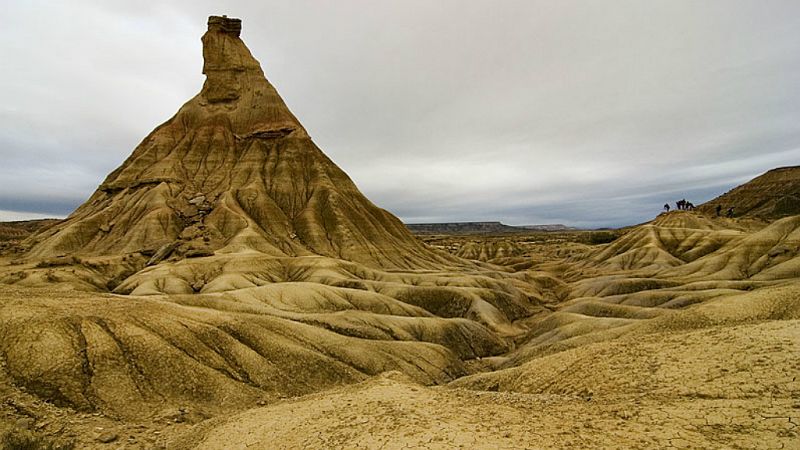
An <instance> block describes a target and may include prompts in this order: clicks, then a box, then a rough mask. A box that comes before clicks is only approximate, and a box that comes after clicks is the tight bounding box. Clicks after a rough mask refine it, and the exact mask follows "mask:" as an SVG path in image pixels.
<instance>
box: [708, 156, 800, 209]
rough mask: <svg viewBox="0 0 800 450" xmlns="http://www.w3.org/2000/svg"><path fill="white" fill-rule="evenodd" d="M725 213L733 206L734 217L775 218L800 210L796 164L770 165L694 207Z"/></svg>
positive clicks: (799, 168)
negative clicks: (755, 175) (745, 180)
mask: <svg viewBox="0 0 800 450" xmlns="http://www.w3.org/2000/svg"><path fill="white" fill-rule="evenodd" d="M717 206H720V207H721V210H722V213H723V214H725V213H726V212H727V211H728V208H731V207H732V208H734V214H735V215H736V217H743V216H748V217H758V218H762V219H778V218H781V217H786V216H791V215H794V214H800V166H792V167H779V168H777V169H772V170H770V171H768V172H766V173H764V174H762V175H759V176H758V177H756V178H753V179H752V180H750V181H748V182H747V183H745V184H743V185H741V186H737V187H735V188H734V189H731V190H730V191H729V192H726V193H725V194H723V195H720V196H719V197H717V198H715V199H713V200H710V201H708V202H706V203H703V204H702V205H700V206H699V207H698V210H700V211H702V212H704V213H706V214H715V213H716V208H717Z"/></svg>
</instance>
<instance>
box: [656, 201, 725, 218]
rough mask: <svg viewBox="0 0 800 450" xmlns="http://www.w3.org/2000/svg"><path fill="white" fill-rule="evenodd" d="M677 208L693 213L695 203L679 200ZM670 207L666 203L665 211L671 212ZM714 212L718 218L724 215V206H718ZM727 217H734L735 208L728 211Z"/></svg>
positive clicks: (676, 203)
mask: <svg viewBox="0 0 800 450" xmlns="http://www.w3.org/2000/svg"><path fill="white" fill-rule="evenodd" d="M675 207H676V209H677V210H678V211H693V210H694V203H692V202H687V201H686V199H683V200H678V201H677V202H675ZM669 210H670V207H669V203H664V211H665V212H669ZM714 211H715V212H716V213H717V217H719V216H721V215H722V205H717V206H716V207H715V208H714ZM725 217H728V218H731V217H733V206H731V207H730V208H728V211H727V212H726V213H725Z"/></svg>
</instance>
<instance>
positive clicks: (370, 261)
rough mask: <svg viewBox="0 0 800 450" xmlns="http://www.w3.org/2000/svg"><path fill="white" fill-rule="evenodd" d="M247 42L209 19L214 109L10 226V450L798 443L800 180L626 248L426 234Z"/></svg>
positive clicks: (666, 222)
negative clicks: (352, 173)
mask: <svg viewBox="0 0 800 450" xmlns="http://www.w3.org/2000/svg"><path fill="white" fill-rule="evenodd" d="M240 29H241V22H240V21H239V20H237V19H229V18H224V17H211V18H209V29H208V32H207V33H206V34H205V35H204V36H203V38H202V39H203V58H204V61H205V63H204V67H203V72H204V73H205V74H206V77H207V79H206V82H205V84H204V86H203V88H202V89H201V91H200V93H199V94H198V95H197V96H195V97H194V98H192V99H190V100H189V101H188V102H187V103H186V104H185V105H184V106H183V107H182V108H181V109H180V110H179V111H178V112H177V114H176V115H175V116H174V117H173V118H172V119H170V120H169V121H167V122H166V123H164V124H163V125H161V126H159V127H158V128H156V129H155V130H154V131H153V132H152V133H151V134H150V135H149V136H147V137H146V138H145V139H144V140H143V141H142V143H141V144H140V145H139V146H138V147H137V148H136V149H134V151H133V153H132V154H131V156H130V157H129V158H128V159H127V160H126V161H124V162H123V163H122V165H121V166H120V167H119V168H118V169H116V170H115V171H113V172H112V173H111V174H109V176H108V177H107V178H106V180H105V181H103V182H102V183H101V184H100V186H99V187H98V189H97V191H95V192H94V194H92V196H91V197H90V198H89V199H88V200H87V201H86V202H85V203H84V204H83V205H81V206H80V207H79V208H78V209H77V210H76V211H75V212H74V213H73V214H71V215H70V216H69V217H68V218H66V219H64V220H62V221H45V222H27V223H10V224H2V226H0V231H2V234H1V235H2V239H3V243H2V247H0V248H2V255H0V393H1V394H2V399H3V401H2V403H1V404H0V445H3V446H5V447H6V448H101V449H104V448H143V449H146V448H153V449H155V448H176V449H189V448H206V449H217V448H242V449H243V448H348V449H349V448H670V447H675V448H765V449H767V448H800V434H799V433H800V429H798V425H800V380H799V379H798V377H800V215H795V214H797V213H798V211H800V210H798V197H797V191H796V187H797V186H798V181H799V180H800V168H796V167H794V168H781V169H777V170H776V171H771V172H768V173H767V174H765V175H763V176H762V177H759V178H757V179H755V180H753V182H751V183H748V184H746V185H744V186H742V187H740V188H737V189H735V190H733V191H731V192H730V193H728V194H725V195H723V196H721V197H720V198H718V199H715V200H713V201H711V202H709V203H708V204H706V205H702V206H701V207H699V208H698V209H697V210H696V211H675V212H670V213H665V214H661V215H659V216H658V217H656V218H655V219H654V220H652V221H651V222H648V223H645V224H642V225H638V226H633V227H629V228H626V229H623V230H614V231H603V232H587V231H575V230H561V231H555V232H544V231H536V230H529V231H526V232H521V233H513V234H490V235H486V234H482V235H423V236H418V237H415V236H413V235H412V234H411V233H410V232H409V231H408V230H407V229H406V227H405V226H404V225H403V224H402V223H401V222H400V221H399V220H398V219H397V218H396V217H394V216H393V215H392V214H391V213H389V212H387V211H385V210H382V209H380V208H379V207H377V206H375V205H374V204H372V203H371V202H370V201H369V200H368V199H367V198H366V197H364V196H363V194H361V192H360V191H359V190H358V188H357V187H356V186H355V185H354V184H353V182H352V181H351V180H350V179H349V178H348V177H347V175H346V174H345V173H344V172H343V171H342V170H341V169H340V168H339V167H337V166H336V165H335V164H334V163H333V162H332V161H331V160H330V159H328V158H327V157H326V156H325V155H324V154H323V153H322V151H321V150H320V149H319V148H317V146H316V145H315V144H314V143H313V141H312V140H311V138H310V137H309V135H308V133H307V132H306V130H305V129H304V128H303V127H302V125H301V124H300V122H299V121H298V120H297V118H295V117H294V115H292V113H291V112H290V111H289V109H288V108H287V107H286V105H285V104H284V102H283V100H282V99H281V98H280V96H279V95H278V93H277V92H276V90H275V88H274V87H273V86H272V85H271V84H270V83H269V82H268V81H267V80H266V78H265V77H264V73H263V72H262V70H261V67H260V64H259V63H258V62H257V61H256V60H255V59H254V58H253V56H252V55H251V54H250V52H249V50H248V49H247V47H246V46H245V45H244V43H243V42H242V40H241V39H240V38H239V33H240ZM792 189H795V190H794V191H792ZM716 204H721V205H724V206H725V208H726V209H727V208H728V207H731V206H736V207H737V215H736V216H735V217H733V218H727V217H717V215H716V214H715V207H716Z"/></svg>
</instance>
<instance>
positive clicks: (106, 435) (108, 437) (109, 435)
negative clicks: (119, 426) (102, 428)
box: [96, 431, 119, 444]
mask: <svg viewBox="0 0 800 450" xmlns="http://www.w3.org/2000/svg"><path fill="white" fill-rule="evenodd" d="M117 439H119V435H117V433H114V432H111V431H106V432H103V433H101V434H100V435H99V436H97V438H96V440H97V442H102V443H104V444H108V443H111V442H114V441H116V440H117Z"/></svg>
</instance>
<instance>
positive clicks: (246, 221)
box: [28, 17, 441, 269]
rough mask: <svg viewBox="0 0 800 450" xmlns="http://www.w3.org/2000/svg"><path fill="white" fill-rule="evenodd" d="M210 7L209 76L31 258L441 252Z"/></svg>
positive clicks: (382, 257) (418, 261) (232, 23)
mask: <svg viewBox="0 0 800 450" xmlns="http://www.w3.org/2000/svg"><path fill="white" fill-rule="evenodd" d="M240 29H241V21H239V20H238V19H229V18H222V17H219V18H212V19H211V20H210V21H209V28H208V32H207V33H206V34H205V35H204V36H203V38H202V41H203V58H204V65H203V73H204V74H205V75H206V82H205V84H204V85H203V88H202V90H201V91H200V93H199V94H198V95H197V96H195V97H194V98H192V99H191V100H189V101H188V102H187V103H186V104H185V105H183V107H181V109H180V110H179V111H178V112H177V114H175V116H174V117H173V118H171V119H170V120H168V121H167V122H166V123H164V124H162V125H160V126H159V127H158V128H156V129H155V131H153V132H152V133H151V134H150V135H149V136H147V137H146V138H145V139H144V140H143V141H142V143H141V144H140V145H139V146H138V147H137V148H136V149H135V150H134V151H133V154H131V156H130V157H129V158H128V159H127V160H126V161H125V162H124V163H123V164H122V165H121V166H120V167H119V168H117V169H116V170H114V171H113V172H112V173H111V174H110V175H109V176H108V177H107V178H106V179H105V181H103V183H102V184H101V185H100V187H99V188H98V189H97V191H95V193H94V194H93V195H92V196H91V198H89V200H87V201H86V203H84V204H83V205H81V206H80V207H79V208H78V209H77V210H76V211H75V212H74V213H73V214H71V215H70V216H69V218H68V219H67V220H65V221H64V222H63V223H61V224H59V225H58V226H55V227H53V228H51V229H49V230H47V231H46V232H44V233H41V234H39V235H37V236H35V237H34V238H33V239H31V240H30V241H29V243H28V244H29V245H30V247H31V248H30V251H29V253H28V258H31V259H35V258H47V257H55V256H58V255H64V254H67V255H76V256H108V255H124V254H136V253H144V254H145V255H149V256H153V255H156V254H157V255H158V259H169V258H172V259H181V258H184V257H187V256H189V257H191V256H207V255H211V254H213V253H215V252H217V253H222V254H224V253H237V252H239V253H240V252H247V251H253V252H259V253H262V254H266V255H272V256H308V255H324V256H330V257H334V258H341V259H347V260H352V261H358V262H362V263H365V264H368V265H372V266H375V267H382V268H406V269H408V268H419V267H424V266H426V265H427V266H430V265H431V263H432V262H438V261H439V259H440V258H441V257H440V256H438V255H436V254H434V253H433V252H431V251H429V250H428V249H426V248H424V247H423V246H421V245H420V244H419V243H418V242H417V241H416V240H415V239H414V238H413V237H412V236H411V235H410V233H409V232H408V231H407V230H406V228H405V227H404V226H403V224H402V223H401V222H400V221H399V220H398V219H397V218H395V217H394V216H393V215H391V214H390V213H388V212H386V211H384V210H382V209H380V208H378V207H376V206H375V205H374V204H372V203H371V202H370V201H369V200H368V199H367V198H366V197H364V195H362V194H361V192H359V190H358V189H357V188H356V186H355V185H354V184H353V182H352V181H351V180H350V178H348V176H347V175H346V174H345V173H344V172H343V171H342V170H341V169H339V168H338V167H337V166H336V165H335V164H334V163H333V162H332V161H331V160H330V159H328V158H327V157H326V156H325V155H324V154H323V153H322V151H320V149H319V148H317V146H316V145H315V144H314V142H313V141H312V140H311V138H310V137H309V136H308V133H307V132H306V130H305V129H304V128H303V126H302V125H301V124H300V122H299V121H298V120H297V118H295V116H294V115H293V114H292V113H291V112H290V111H289V108H287V106H286V104H285V103H284V101H283V100H282V99H281V97H280V96H279V95H278V92H277V91H276V90H275V88H274V87H273V86H272V85H271V84H270V83H269V82H268V81H267V79H266V78H265V77H264V73H263V71H262V70H261V67H260V65H259V63H258V61H256V60H255V58H253V56H252V55H251V54H250V51H249V50H248V49H247V47H246V46H245V44H244V42H242V40H241V39H240V37H239V34H240Z"/></svg>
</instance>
